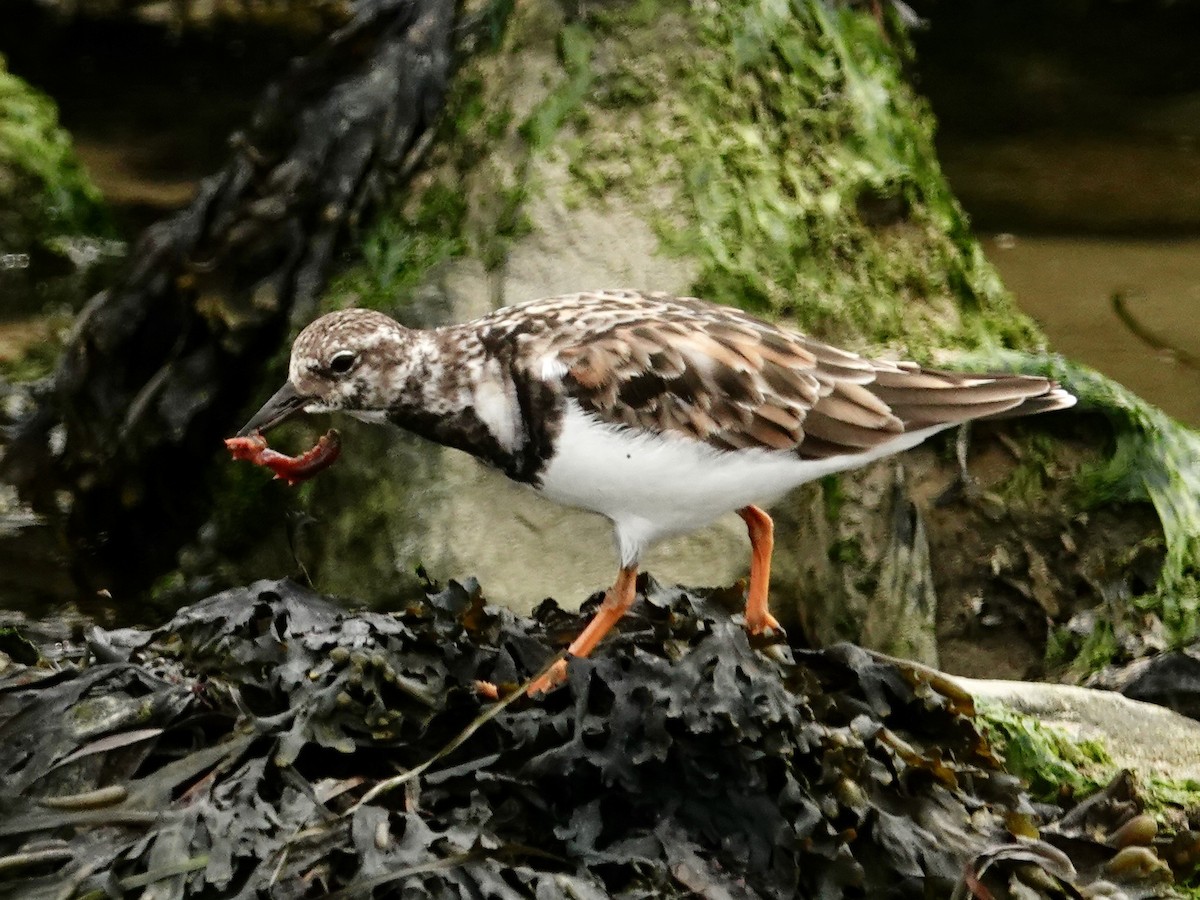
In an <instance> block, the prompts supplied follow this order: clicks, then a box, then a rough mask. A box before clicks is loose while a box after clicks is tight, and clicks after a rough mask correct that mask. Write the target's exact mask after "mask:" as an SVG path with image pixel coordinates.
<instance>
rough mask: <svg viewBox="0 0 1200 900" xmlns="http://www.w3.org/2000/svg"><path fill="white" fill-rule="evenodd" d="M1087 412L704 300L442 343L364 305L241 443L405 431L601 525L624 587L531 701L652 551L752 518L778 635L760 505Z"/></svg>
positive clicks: (607, 625) (596, 303) (591, 303)
mask: <svg viewBox="0 0 1200 900" xmlns="http://www.w3.org/2000/svg"><path fill="white" fill-rule="evenodd" d="M1075 401H1076V398H1075V397H1074V396H1073V395H1072V394H1071V393H1069V392H1068V391H1066V390H1064V389H1063V388H1062V387H1060V386H1059V385H1058V384H1057V383H1056V382H1054V381H1052V380H1050V379H1048V378H1043V377H1038V376H1030V375H1013V374H968V373H961V372H950V371H943V370H939V369H933V368H926V367H923V366H921V365H919V364H917V363H915V362H911V361H891V360H885V359H873V358H870V357H868V356H864V355H860V354H857V353H853V352H851V351H848V350H844V349H839V348H838V347H835V346H833V345H831V344H828V343H825V342H822V341H820V340H816V339H814V338H812V337H809V336H806V335H804V334H801V333H799V332H797V331H794V330H792V329H790V328H787V327H785V326H783V325H780V324H774V323H772V322H769V321H766V320H764V319H761V318H758V317H756V316H753V315H751V314H750V313H747V312H744V311H742V310H739V309H736V308H733V307H730V306H725V305H720V304H715V303H711V302H708V301H705V300H701V299H698V298H695V297H682V296H674V295H671V294H667V293H661V292H643V291H635V290H599V291H585V292H580V293H574V294H567V295H562V296H556V297H550V298H544V299H537V300H531V301H527V302H524V303H519V304H515V305H512V306H508V307H504V308H500V309H497V310H495V311H493V312H491V313H489V314H487V315H484V316H482V317H481V318H477V319H474V320H472V321H469V322H465V323H461V324H452V325H447V326H442V327H438V328H432V329H420V328H408V327H405V326H403V325H401V324H400V323H398V322H397V321H395V320H394V319H392V318H390V317H389V316H387V315H385V314H383V313H381V312H377V311H373V310H369V309H356V308H352V309H343V310H339V311H336V312H331V313H328V314H326V315H324V316H322V317H320V318H318V319H316V320H315V321H313V322H312V323H311V324H309V325H308V326H307V327H306V328H304V330H303V331H301V333H300V334H299V335H298V336H297V337H296V340H295V342H294V343H293V346H292V352H291V360H290V363H289V367H288V378H287V381H286V383H285V384H284V385H283V386H282V387H281V388H280V389H279V390H278V391H277V392H276V393H275V394H274V396H272V397H271V398H270V399H269V400H268V401H267V402H266V403H265V404H264V405H263V407H262V408H261V409H260V410H259V411H258V412H257V413H256V414H254V416H253V417H251V419H250V420H249V421H248V422H247V423H246V425H245V426H244V427H243V428H242V429H241V431H240V432H239V433H238V435H239V438H243V439H244V438H245V437H246V436H248V435H255V436H258V435H261V434H262V433H263V432H265V431H266V430H267V429H269V428H273V427H275V426H276V425H279V424H280V423H281V422H284V421H285V420H287V419H290V418H292V417H293V416H295V415H298V414H300V413H302V412H303V413H327V412H339V411H340V412H346V413H349V414H350V415H351V416H354V417H356V418H358V419H362V420H365V421H368V422H391V423H393V424H395V425H398V426H400V427H402V428H404V429H407V430H408V431H411V432H414V433H416V434H418V435H421V436H423V437H425V438H428V439H430V440H432V441H435V442H437V443H439V444H442V445H445V446H448V447H453V448H456V449H458V450H462V451H465V452H467V453H469V454H471V455H472V456H474V457H476V458H477V459H479V460H481V461H482V462H483V463H484V464H486V465H488V466H490V467H492V468H494V469H497V470H499V471H500V472H502V473H503V474H504V475H506V476H507V477H508V478H510V479H512V480H513V481H515V482H518V483H520V484H523V485H527V486H529V487H530V488H532V489H533V490H534V491H536V492H537V493H538V494H540V495H541V496H543V497H545V498H546V499H548V500H551V501H554V502H557V503H559V504H563V505H566V506H571V507H577V508H580V509H583V510H587V511H590V512H593V513H598V514H600V515H602V516H604V517H606V518H607V519H608V520H609V521H610V522H611V523H612V527H613V535H614V539H615V543H616V548H617V554H618V557H619V568H618V573H617V576H616V579H615V580H614V583H613V585H612V587H611V588H609V589H608V591H607V592H606V593H605V596H604V599H603V601H602V603H601V605H600V608H599V610H598V612H597V613H596V614H595V615H594V617H593V618H592V619H591V621H590V622H589V623H588V624H587V625H586V627H585V628H584V629H583V631H582V632H581V633H580V634H579V636H578V637H577V638H575V640H574V641H573V642H572V643H571V644H570V646H569V647H568V649H567V656H566V657H564V658H563V659H561V660H559V662H558V664H556V665H555V666H554V667H553V668H552V669H551V670H549V671H548V672H547V673H545V674H544V675H543V676H542V677H541V678H539V679H538V680H537V681H535V682H534V683H533V684H532V685H531V686H530V687H529V689H528V692H529V693H530V694H539V693H544V692H547V691H549V690H550V689H551V688H553V687H554V686H556V685H557V684H558V683H560V682H561V681H563V680H564V679H565V676H566V662H567V660H568V659H570V658H571V657H576V658H579V657H586V656H588V655H589V654H590V653H591V652H592V651H593V650H594V649H595V647H596V645H597V644H598V643H599V642H600V641H601V639H602V638H603V637H604V636H605V635H606V634H607V633H608V632H609V631H610V630H611V629H612V627H613V626H614V625H615V624H616V623H617V621H618V620H620V619H621V617H622V616H623V615H624V614H625V613H626V611H627V610H628V609H629V608H630V607H631V606H632V605H633V602H634V599H635V596H636V579H637V573H638V565H639V561H640V559H641V557H642V555H643V553H644V551H645V550H646V549H647V548H648V547H650V546H651V545H653V544H655V543H656V542H658V541H660V540H662V539H664V538H667V537H670V536H674V535H680V534H684V533H688V532H692V531H695V530H698V529H700V528H703V527H704V526H706V525H708V524H710V523H711V522H713V521H714V520H716V519H717V518H718V517H720V516H722V515H724V514H726V513H729V512H737V513H738V515H740V516H741V518H742V519H743V520H744V521H745V524H746V528H747V532H748V535H749V539H750V548H751V553H750V575H749V581H748V586H747V599H746V607H745V613H744V625H745V627H746V629H747V630H748V631H749V632H750V633H751V634H760V633H763V632H767V631H775V630H780V625H779V622H778V621H777V620H776V619H775V617H774V616H773V615H772V614H771V611H770V608H769V604H768V594H769V589H770V571H771V556H772V549H773V543H774V526H773V524H772V520H771V517H770V515H769V514H768V513H767V512H766V511H765V510H764V507H765V506H769V505H770V503H771V502H773V501H775V500H777V499H779V498H780V497H782V496H783V495H784V494H786V493H787V492H788V491H790V490H792V489H793V488H795V487H797V486H799V485H801V484H804V483H806V482H809V481H813V480H814V479H818V478H822V477H824V476H826V475H830V474H833V473H836V472H842V471H846V470H850V469H854V468H858V467H860V466H863V465H866V464H867V463H870V462H872V461H875V460H879V459H883V458H885V457H889V456H891V455H893V454H896V453H900V452H902V451H904V450H908V449H910V448H912V447H915V446H916V445H917V444H920V443H921V442H922V441H924V440H926V439H927V438H928V437H930V436H931V435H933V434H936V433H937V432H939V431H942V430H944V429H947V428H950V427H953V426H955V425H958V424H961V423H965V422H968V421H971V420H976V419H995V418H1004V417H1011V416H1023V415H1031V414H1035V413H1043V412H1049V411H1052V410H1060V409H1067V408H1069V407H1071V406H1072V405H1074V403H1075Z"/></svg>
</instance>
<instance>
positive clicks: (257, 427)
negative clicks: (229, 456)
mask: <svg viewBox="0 0 1200 900" xmlns="http://www.w3.org/2000/svg"><path fill="white" fill-rule="evenodd" d="M310 400H311V398H310V397H306V396H304V395H303V394H301V393H300V392H299V391H298V390H296V387H295V385H293V384H292V383H291V382H290V381H285V382H284V384H283V387H281V388H280V389H279V390H277V391H276V392H275V396H274V397H272V398H271V399H270V400H268V401H267V402H266V403H264V404H263V408H262V409H260V410H259V411H258V412H256V413H255V414H254V415H253V416H251V417H250V421H249V422H247V423H246V424H245V425H243V426H242V430H241V431H239V432H238V433H237V436H238V437H246V436H247V435H249V434H253V433H255V432H260V431H266V430H267V429H268V428H274V427H275V426H276V425H278V424H279V423H280V422H283V421H284V420H286V419H290V418H291V417H292V416H294V415H296V414H297V413H299V412H302V411H303V410H304V406H305V404H307V403H308V402H309V401H310Z"/></svg>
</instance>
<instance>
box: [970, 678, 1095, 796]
mask: <svg viewBox="0 0 1200 900" xmlns="http://www.w3.org/2000/svg"><path fill="white" fill-rule="evenodd" d="M976 723H977V724H978V725H979V726H980V727H981V729H982V730H983V732H984V734H985V735H986V736H987V739H988V742H989V743H990V744H991V745H992V747H993V748H994V749H996V750H997V751H999V753H1000V755H1001V756H1002V757H1003V758H1004V765H1005V768H1007V769H1008V771H1010V772H1012V773H1013V774H1014V775H1016V776H1018V777H1019V778H1021V779H1022V780H1024V781H1025V782H1026V783H1027V784H1028V785H1029V793H1030V795H1031V796H1032V797H1033V798H1034V799H1036V800H1040V801H1042V802H1056V801H1060V800H1062V799H1064V791H1068V792H1069V793H1068V794H1067V795H1066V796H1068V797H1073V798H1075V799H1082V798H1083V797H1085V796H1086V795H1088V794H1090V793H1092V792H1093V791H1096V790H1098V789H1099V788H1101V787H1103V786H1104V785H1105V784H1107V783H1108V782H1109V781H1110V780H1111V779H1112V776H1113V775H1115V774H1116V765H1115V764H1114V763H1113V761H1112V758H1111V757H1110V756H1109V755H1108V751H1107V750H1105V749H1104V745H1103V744H1102V743H1100V742H1099V741H1080V740H1076V739H1075V738H1072V737H1070V736H1069V735H1067V734H1066V733H1065V732H1063V731H1061V730H1059V729H1057V728H1052V727H1049V726H1047V725H1043V724H1042V723H1041V722H1040V721H1039V720H1038V719H1037V718H1035V717H1034V716H1027V715H1024V714H1023V713H1019V712H1016V711H1014V710H1013V709H1010V708H1009V707H1007V706H1005V705H1004V704H1002V703H997V702H994V701H988V700H980V701H977V703H976Z"/></svg>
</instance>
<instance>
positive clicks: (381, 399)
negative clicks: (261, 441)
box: [239, 309, 416, 435]
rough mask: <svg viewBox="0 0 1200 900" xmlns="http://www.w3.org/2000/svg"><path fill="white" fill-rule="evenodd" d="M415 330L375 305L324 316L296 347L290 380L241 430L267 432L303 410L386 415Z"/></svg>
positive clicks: (400, 380)
mask: <svg viewBox="0 0 1200 900" xmlns="http://www.w3.org/2000/svg"><path fill="white" fill-rule="evenodd" d="M414 334H416V332H412V331H410V330H409V329H407V328H405V327H404V326H402V325H400V324H399V323H398V322H396V321H395V320H393V319H390V318H388V317H387V316H385V315H384V314H383V313H379V312H375V311H373V310H369V309H344V310H340V311H338V312H333V313H329V314H328V315H325V316H322V317H321V318H319V319H317V320H316V321H315V322H313V323H312V324H310V325H309V326H308V327H307V328H305V329H304V330H303V331H302V332H300V336H299V337H297V338H296V342H295V343H294V344H293V345H292V359H291V363H290V365H289V367H288V381H287V383H286V384H285V385H284V386H283V387H282V388H280V389H279V391H278V392H276V394H275V396H273V397H272V398H271V399H270V400H268V401H267V402H266V404H264V405H263V408H262V409H260V410H259V411H258V412H257V413H256V414H255V415H254V416H253V417H252V418H251V419H250V421H249V422H247V423H246V425H245V426H244V427H243V428H242V430H241V431H240V432H239V434H240V435H247V434H251V433H253V432H261V431H266V430H267V429H269V428H273V427H274V426H276V425H278V424H280V423H281V422H283V421H285V420H286V419H289V418H291V417H292V416H294V415H296V414H297V413H299V412H301V411H303V412H310V413H315V412H331V411H333V410H345V411H347V412H351V413H355V414H358V415H359V416H360V417H362V418H366V419H378V418H382V417H383V415H384V414H385V412H386V410H387V408H388V406H389V405H390V404H391V402H392V400H393V399H394V395H395V392H396V390H397V389H398V387H399V386H400V385H401V384H402V383H403V382H404V381H405V375H406V372H407V371H408V369H409V368H410V366H409V365H408V363H409V362H410V359H409V357H410V355H411V352H410V351H411V350H412V348H413V344H414V340H413V335H414Z"/></svg>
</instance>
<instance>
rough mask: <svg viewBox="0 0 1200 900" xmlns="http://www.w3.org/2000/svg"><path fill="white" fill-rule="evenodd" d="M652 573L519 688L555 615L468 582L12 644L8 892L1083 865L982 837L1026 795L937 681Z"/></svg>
mask: <svg viewBox="0 0 1200 900" xmlns="http://www.w3.org/2000/svg"><path fill="white" fill-rule="evenodd" d="M646 591H647V593H648V594H649V597H648V599H647V602H644V603H642V604H640V605H639V606H638V607H637V609H636V610H635V613H634V614H633V615H631V616H630V617H628V622H627V623H626V624H625V627H623V629H622V632H621V634H620V635H619V636H618V637H616V638H615V639H614V640H612V641H610V642H607V643H606V644H605V646H604V648H603V652H600V653H598V654H597V656H596V658H595V659H593V660H572V662H571V665H570V675H569V681H568V684H567V686H566V687H565V688H564V689H562V690H559V691H557V692H555V693H553V694H552V695H551V696H549V697H548V698H545V699H544V700H540V701H533V700H530V699H528V698H526V697H525V696H524V695H523V694H522V693H520V692H519V687H518V685H519V683H520V682H522V681H523V680H525V679H527V678H528V676H530V675H531V674H533V673H534V672H536V671H538V670H539V669H540V668H541V667H542V666H543V664H544V663H545V662H546V660H547V659H549V658H551V657H552V656H553V655H554V652H555V646H556V645H557V644H558V638H559V637H561V636H563V635H566V634H569V633H570V632H572V631H573V630H574V629H575V628H576V627H577V621H576V618H575V617H574V616H568V615H566V614H564V613H561V612H560V611H558V609H557V607H555V606H553V604H551V603H547V604H545V605H544V606H543V607H542V608H541V609H540V610H539V613H538V615H537V617H536V618H535V619H521V618H517V617H514V616H513V615H512V614H511V613H508V612H506V611H503V610H500V609H496V608H493V607H490V606H486V605H485V604H484V603H483V600H482V597H481V595H480V592H479V590H478V588H477V586H475V585H473V584H468V585H466V586H459V585H457V584H451V585H450V586H449V587H448V588H447V589H446V590H444V591H440V592H437V593H433V594H431V595H430V596H429V597H428V599H427V602H425V603H423V604H419V605H416V606H414V607H412V608H411V609H408V610H406V611H405V612H403V613H401V614H398V615H382V614H371V613H367V614H350V613H346V612H344V611H343V610H342V609H340V608H339V607H337V606H335V605H333V604H332V603H330V602H328V601H327V600H325V599H324V598H322V597H320V596H318V595H315V594H313V593H311V592H308V591H305V590H303V589H301V588H299V587H297V586H296V585H294V584H291V583H289V582H259V583H257V584H255V585H252V586H251V587H249V588H244V589H238V590H233V591H228V592H225V593H223V594H219V595H217V596H215V597H212V598H210V599H209V600H207V601H204V602H202V603H200V604H197V605H195V606H193V607H190V608H187V609H184V610H182V611H181V612H180V613H179V614H178V615H177V616H176V617H175V618H174V619H173V620H172V621H171V622H169V623H168V624H166V625H165V626H163V627H161V628H159V629H157V630H155V631H153V632H145V631H138V630H134V629H127V630H122V631H111V632H105V631H101V630H99V629H95V630H93V632H92V634H91V636H90V642H89V643H90V649H89V652H88V655H87V659H86V661H83V662H80V663H79V664H57V665H52V664H49V663H45V662H43V663H41V664H37V665H28V666H23V665H17V664H15V663H12V664H9V668H8V671H7V673H6V674H5V675H4V676H3V678H2V679H0V741H2V742H3V745H4V746H5V748H6V753H5V755H4V758H3V760H2V761H0V784H2V785H3V794H2V796H0V805H2V809H3V816H2V818H0V854H2V855H0V895H4V896H20V897H26V898H27V897H42V896H63V895H83V894H88V893H89V892H94V891H97V890H133V889H135V888H137V887H140V886H144V885H149V884H162V885H163V887H164V888H165V887H167V886H170V887H171V890H170V891H169V893H171V895H172V896H197V897H200V896H204V897H215V896H232V895H234V894H237V895H238V896H244V897H250V896H267V895H268V894H269V895H270V896H288V897H308V896H326V895H329V894H333V895H334V896H346V897H351V896H355V897H361V896H367V895H368V894H369V893H370V891H372V890H373V891H374V894H373V895H372V896H377V897H382V896H401V895H403V896H405V897H417V896H436V897H444V896H459V895H461V896H481V895H483V896H495V897H534V896H536V897H538V898H543V897H567V896H570V897H604V896H627V897H633V896H638V897H644V896H686V895H691V894H693V893H694V892H700V893H703V894H705V895H706V896H728V897H791V896H805V897H817V896H820V897H925V896H930V893H929V891H930V890H932V891H933V892H934V895H940V896H948V895H949V894H950V892H951V891H952V890H953V889H954V886H955V885H956V884H959V883H960V882H961V881H962V879H963V878H965V877H966V876H964V875H963V873H964V871H965V867H967V865H968V863H970V862H971V861H972V860H976V862H975V863H972V865H973V866H974V868H972V869H970V872H971V878H972V879H976V880H978V879H984V880H986V879H987V878H989V877H999V876H998V875H997V873H1008V871H1009V870H1008V869H1007V868H1005V867H1006V866H1009V865H1011V866H1016V865H1017V863H1016V862H1013V860H1017V859H1019V861H1020V863H1021V865H1025V864H1027V863H1028V859H1027V857H1028V856H1029V854H1030V853H1033V854H1034V855H1035V856H1036V855H1037V854H1039V853H1040V854H1042V856H1043V857H1044V859H1045V860H1046V865H1045V866H1044V867H1043V868H1042V869H1040V870H1039V871H1043V873H1044V875H1045V877H1046V878H1048V879H1050V881H1047V882H1046V883H1048V884H1049V883H1054V884H1058V885H1059V886H1060V888H1061V889H1062V890H1063V891H1068V892H1069V891H1070V890H1073V889H1071V888H1067V887H1065V885H1066V884H1067V883H1070V882H1072V881H1073V880H1080V881H1088V880H1092V879H1094V878H1095V877H1096V874H1097V873H1098V872H1099V871H1101V870H1100V869H1098V868H1097V866H1096V864H1095V858H1093V859H1092V860H1091V862H1089V863H1088V865H1089V866H1090V867H1091V868H1092V869H1093V870H1094V871H1092V872H1091V874H1088V873H1086V872H1076V871H1075V869H1073V868H1072V864H1071V862H1069V861H1067V860H1066V857H1062V855H1061V853H1060V852H1059V851H1056V850H1053V848H1050V847H1048V845H1040V844H1036V842H1035V843H1034V844H1029V845H1026V846H1027V849H1026V850H1025V851H1022V853H1021V854H1015V855H1014V853H1012V852H1009V851H1005V850H1004V849H1003V848H1005V847H1007V846H1008V845H1009V844H1010V843H1011V841H1012V840H1013V835H1014V834H1023V835H1026V836H1028V835H1032V834H1034V825H1035V818H1034V815H1033V811H1032V808H1031V807H1030V806H1029V804H1028V802H1027V801H1026V800H1025V797H1024V794H1023V793H1022V792H1021V790H1020V788H1019V784H1018V782H1017V780H1016V779H1015V778H1014V777H1013V776H1011V775H1009V774H1007V773H1006V772H1004V771H1003V769H1001V768H1000V766H999V764H998V762H997V760H996V759H995V758H994V757H993V756H992V754H991V752H990V751H989V749H988V745H987V743H986V742H985V741H984V740H983V739H982V738H981V736H980V734H979V732H978V731H977V730H976V728H975V726H974V725H973V723H972V720H971V719H970V718H969V716H968V714H969V713H970V712H971V702H970V699H969V698H968V697H966V696H964V695H962V694H961V693H959V692H957V691H955V690H954V689H952V688H951V687H949V686H947V685H946V684H944V683H943V682H942V681H941V680H939V678H938V677H937V676H936V673H929V672H921V671H917V670H908V669H905V668H902V667H898V666H896V665H893V664H892V663H891V662H888V661H884V660H881V659H879V658H876V657H873V656H871V655H869V654H867V653H866V652H864V651H861V650H858V649H856V648H853V647H849V646H842V647H837V648H834V649H832V650H829V651H825V652H809V653H803V654H800V655H799V657H798V658H796V659H793V658H792V657H791V655H790V654H789V653H788V651H786V650H785V649H784V648H782V647H781V646H775V647H766V648H763V647H754V646H751V643H750V641H749V640H748V639H747V636H746V633H745V631H744V630H743V629H742V627H741V626H740V624H739V623H738V621H737V620H736V619H735V618H733V617H731V616H730V614H729V613H728V612H727V609H726V604H729V605H736V603H737V602H738V600H739V599H740V598H738V597H735V596H731V595H727V594H723V593H721V592H709V593H706V594H695V593H688V592H685V591H683V590H682V589H678V588H676V589H662V588H658V587H657V586H654V585H652V584H650V585H649V586H648V587H647V589H646ZM730 601H732V603H730ZM477 679H486V680H487V681H490V682H493V683H495V684H496V685H498V686H499V687H500V690H501V691H502V692H507V697H506V699H505V700H504V701H501V703H502V705H501V706H499V707H498V706H496V705H495V704H494V703H493V702H492V701H489V700H486V699H484V698H483V695H482V693H481V692H479V691H478V690H477V686H476V685H477V683H476V680H477ZM446 748H450V749H449V752H446ZM439 754H442V755H440V756H439ZM431 758H433V759H435V762H434V764H433V765H430V766H428V767H427V768H426V769H425V770H423V771H422V772H421V773H420V775H419V776H418V777H411V778H409V779H407V780H405V781H404V783H403V784H402V785H399V786H397V789H395V790H392V791H388V792H374V793H373V794H369V793H368V791H369V789H370V788H371V787H372V786H375V785H379V784H380V783H383V782H386V781H387V780H388V779H389V778H393V777H394V776H396V775H397V774H401V773H404V772H410V771H412V770H414V769H415V768H417V767H420V766H422V765H424V764H426V763H428V762H429V761H430V760H431ZM392 783H393V784H396V782H392ZM1072 840H1083V839H1082V838H1078V837H1075V836H1073V837H1072ZM1084 843H1086V844H1087V846H1088V848H1089V849H1088V853H1091V854H1097V853H1098V854H1099V856H1098V858H1099V859H1101V860H1104V859H1107V858H1109V857H1110V856H1111V855H1112V853H1113V852H1114V851H1113V850H1111V848H1110V849H1105V848H1104V847H1103V846H1102V845H1100V844H1097V843H1096V841H1095V840H1093V839H1091V838H1088V839H1086V840H1085V841H1084ZM1093 845H1094V846H1093ZM1037 847H1041V849H1040V850H1039V849H1037ZM1029 848H1033V849H1029ZM1097 848H1099V849H1097ZM1055 854H1057V856H1056V855H1055ZM1060 857H1061V858H1060ZM1005 860H1008V862H1004V861H1005ZM988 872H990V873H992V875H988V874H987V873H988ZM1056 873H1057V874H1056ZM1008 877H1009V874H1004V875H1003V878H1004V879H1007V878H1008ZM1014 877H1015V876H1014ZM1137 877H1141V876H1140V875H1139V876H1137ZM1064 878H1065V879H1067V880H1066V881H1063V880H1062V879H1064ZM1139 891H1140V889H1139V890H1135V891H1134V892H1133V893H1131V894H1130V896H1147V895H1148V894H1145V893H1141V892H1139ZM71 892H74V893H73V894H72V893H71ZM1060 895H1061V896H1075V894H1071V893H1062V894H1053V895H1052V896H1060ZM1047 896H1051V895H1049V894H1048V895H1047Z"/></svg>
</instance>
